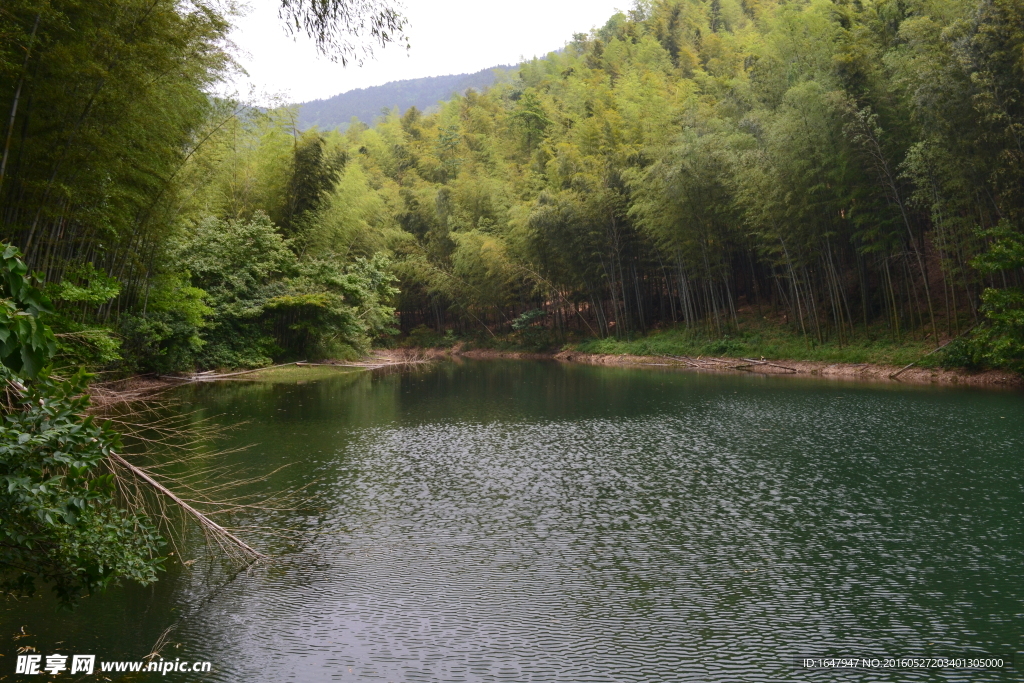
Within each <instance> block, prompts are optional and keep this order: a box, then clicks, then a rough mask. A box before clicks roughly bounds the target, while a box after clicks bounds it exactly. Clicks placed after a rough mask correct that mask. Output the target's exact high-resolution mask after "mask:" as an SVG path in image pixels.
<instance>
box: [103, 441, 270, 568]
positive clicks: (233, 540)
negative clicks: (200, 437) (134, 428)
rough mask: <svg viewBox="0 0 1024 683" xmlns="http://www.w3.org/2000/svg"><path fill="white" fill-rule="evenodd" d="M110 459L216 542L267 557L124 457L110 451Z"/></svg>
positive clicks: (250, 556)
mask: <svg viewBox="0 0 1024 683" xmlns="http://www.w3.org/2000/svg"><path fill="white" fill-rule="evenodd" d="M110 459H111V460H112V461H114V462H115V463H117V465H119V466H120V467H123V468H125V469H126V470H128V471H129V472H131V473H132V475H133V476H135V477H136V478H138V479H141V480H142V481H144V482H146V483H147V484H149V485H150V486H151V487H152V488H153V489H154V490H155V491H156V492H157V493H159V494H161V495H162V496H164V497H166V498H168V499H169V500H170V501H171V502H173V503H174V504H175V505H177V506H178V507H179V508H181V510H183V511H184V512H185V513H186V514H188V515H190V516H191V517H192V518H193V519H195V520H196V521H197V522H199V525H200V526H201V527H203V530H204V531H206V532H208V533H211V534H212V535H213V536H214V538H215V539H217V540H218V542H220V543H224V542H226V543H227V544H228V545H230V546H234V547H235V548H237V549H238V550H239V551H241V553H242V556H243V557H245V558H246V559H248V560H250V561H251V562H259V561H261V560H267V559H269V558H268V557H267V556H266V555H264V554H263V553H261V552H259V551H258V550H255V549H254V548H252V547H251V546H249V544H247V543H246V542H245V541H243V540H242V539H240V538H238V537H237V536H235V535H234V534H233V533H231V532H230V531H228V530H227V529H225V528H224V527H222V526H221V525H220V524H217V523H216V522H214V521H213V520H212V519H210V518H209V517H207V516H206V515H204V514H203V513H202V512H200V511H199V510H196V509H195V508H194V507H192V506H191V505H189V504H188V503H187V502H185V501H184V500H182V499H181V498H180V497H178V496H177V495H176V494H175V493H174V492H173V491H171V490H170V489H169V488H167V487H166V486H164V485H163V484H161V483H160V482H158V481H157V480H156V479H154V478H153V477H152V476H150V474H149V473H148V472H146V471H145V470H144V469H142V468H141V467H136V466H135V465H133V464H131V463H130V462H128V461H127V460H125V459H124V457H122V456H120V455H118V454H117V453H115V452H114V451H111V452H110Z"/></svg>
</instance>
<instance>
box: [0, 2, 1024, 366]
mask: <svg viewBox="0 0 1024 683" xmlns="http://www.w3.org/2000/svg"><path fill="white" fill-rule="evenodd" d="M161 3H163V4H161ZM13 7H14V9H13V11H11V10H8V11H5V12H4V14H3V17H4V19H3V21H4V22H5V23H4V24H3V28H2V30H3V31H4V33H5V35H7V36H11V37H13V39H12V40H7V41H5V44H7V45H9V46H18V47H19V49H13V48H11V49H7V50H6V51H5V52H4V57H3V61H2V62H0V66H2V68H3V71H2V72H0V74H2V78H3V80H2V82H0V86H2V88H3V90H2V91H0V92H3V93H4V95H3V96H4V97H5V98H6V99H5V100H4V101H3V104H4V105H5V108H4V111H5V112H6V111H9V113H10V116H9V124H10V125H9V126H8V128H9V133H8V135H7V139H6V146H5V157H4V159H5V161H4V170H3V172H2V173H0V183H2V185H0V197H2V198H3V207H2V213H0V218H2V221H3V222H2V226H3V231H4V233H3V235H4V238H5V239H7V240H9V241H10V242H12V243H14V244H16V245H18V246H20V247H21V248H22V249H23V251H24V252H25V254H26V258H27V261H28V263H29V264H30V265H31V267H32V268H33V269H35V270H38V271H40V272H42V274H43V277H44V278H45V280H46V281H47V282H48V285H47V287H48V289H47V292H48V294H49V295H50V296H51V298H52V299H53V300H54V302H55V305H56V307H57V309H58V312H59V314H60V315H59V316H58V317H57V318H54V322H53V324H54V325H55V326H56V327H55V329H57V330H58V332H61V333H63V334H59V335H58V341H59V342H60V344H61V347H62V350H63V352H64V354H65V356H66V357H70V358H72V360H75V359H77V360H83V359H85V357H87V356H90V354H91V357H92V358H93V360H96V359H99V360H103V359H107V360H111V359H114V358H116V357H120V358H121V359H122V362H123V363H124V364H125V365H126V366H127V367H128V368H130V369H141V370H145V369H157V370H173V369H185V368H190V367H197V366H204V367H213V366H221V367H224V366H235V365H258V364H262V363H267V362H270V361H271V360H272V359H277V358H284V357H298V356H309V355H319V356H324V355H343V354H345V353H357V352H360V351H362V350H365V349H366V348H367V345H368V344H369V342H370V340H371V338H373V337H374V336H379V335H380V334H382V333H385V332H386V331H387V330H388V329H390V327H389V326H390V324H391V323H390V320H391V309H390V308H389V306H390V305H392V304H393V305H394V306H395V307H396V308H397V312H398V321H399V323H400V326H401V328H402V329H403V330H404V331H405V332H413V331H417V334H419V333H421V332H422V331H423V330H424V329H426V328H429V329H432V330H433V331H434V332H435V333H436V334H441V333H443V332H445V331H450V330H455V331H457V332H459V333H464V334H480V335H484V336H493V335H500V334H502V333H505V332H509V331H511V330H517V329H518V330H522V329H524V328H525V329H530V328H536V327H545V328H546V329H548V330H550V331H551V333H552V334H553V335H554V337H556V338H557V337H558V336H559V335H564V334H566V333H567V332H573V333H579V334H584V335H594V336H623V335H633V334H635V333H644V332H646V331H649V330H651V329H653V328H655V327H659V326H663V325H667V324H679V325H682V326H685V327H686V328H688V329H690V330H693V331H694V333H695V334H701V335H707V336H709V337H716V336H722V335H724V334H727V333H729V332H730V331H731V330H733V329H735V328H736V327H737V325H738V324H739V323H740V322H741V321H743V320H761V319H763V318H769V319H770V320H772V321H778V322H779V323H780V324H783V325H788V326H789V328H790V329H791V330H792V331H793V333H795V334H797V335H801V336H802V337H804V338H806V339H807V340H808V343H816V342H823V341H826V340H836V341H838V342H839V343H844V342H845V341H847V340H850V339H853V338H855V337H857V336H858V335H860V336H863V335H865V334H867V335H874V336H879V335H882V336H888V337H890V338H892V339H893V340H895V341H899V340H901V339H904V338H906V337H907V336H908V335H912V336H914V337H916V338H928V339H931V340H933V341H935V342H936V343H938V342H939V340H940V339H941V338H949V337H952V336H956V335H958V334H960V333H962V332H965V331H967V330H969V329H972V328H973V327H974V326H975V325H976V324H977V323H979V322H981V321H984V325H982V327H981V328H979V330H980V331H975V333H974V334H975V337H976V340H977V342H976V343H974V344H973V345H966V346H965V345H960V347H958V351H957V353H958V354H959V356H958V359H959V362H963V363H968V364H994V365H1005V364H1007V363H1010V364H1012V363H1014V362H1018V361H1019V360H1020V359H1021V356H1020V339H1021V337H1022V334H1024V332H1022V330H1024V325H1022V323H1021V321H1020V315H1021V313H1020V311H1021V308H1022V302H1024V295H1022V294H1021V285H1022V284H1024V283H1022V271H1021V258H1020V252H1021V246H1020V245H1021V238H1020V234H1021V221H1022V206H1024V197H1022V190H1021V188H1022V182H1021V181H1022V163H1024V161H1022V159H1024V156H1022V155H1024V153H1022V147H1021V140H1022V135H1024V111H1022V107H1024V99H1022V93H1021V89H1022V82H1024V62H1022V56H1021V55H1022V45H1024V29H1022V25H1024V22H1022V21H1021V20H1022V17H1024V15H1022V12H1024V9H1022V7H1024V5H1022V4H1021V2H1020V1H1019V0H992V1H988V0H986V1H983V2H978V1H977V0H934V1H933V0H927V1H925V0H922V1H919V2H906V1H903V0H900V1H897V0H886V1H883V2H873V3H864V2H838V1H830V0H814V1H811V2H781V3H779V2H767V1H762V2H752V1H748V0H709V1H708V2H700V1H698V0H658V1H656V2H655V1H650V2H648V1H642V2H639V3H637V4H636V6H635V7H634V8H633V9H632V10H631V11H630V12H628V13H625V14H617V15H615V16H613V17H612V18H611V19H610V20H609V21H608V23H607V24H606V25H605V26H604V27H602V28H601V29H599V30H595V31H593V32H592V33H590V34H578V35H576V36H574V38H573V40H572V42H570V43H569V44H567V46H566V48H565V49H564V50H562V51H559V52H557V53H552V54H550V55H548V56H547V57H545V58H543V59H535V60H533V61H531V62H527V63H524V64H522V65H521V66H520V68H519V71H518V74H517V75H516V77H515V78H514V79H512V80H511V82H508V83H504V84H501V85H498V86H495V87H493V88H491V89H490V90H488V91H486V92H484V93H477V92H474V91H469V92H467V93H466V95H465V96H460V97H455V98H454V99H452V100H450V101H448V102H447V103H445V104H444V105H443V106H442V107H441V109H440V111H438V112H437V113H435V114H432V115H429V116H427V115H423V114H422V113H421V112H420V111H418V110H417V109H410V110H408V111H407V112H405V113H404V114H403V115H401V116H399V115H398V114H397V113H395V114H392V115H391V116H387V117H384V118H383V119H381V120H380V121H378V123H377V125H376V126H375V127H373V128H367V127H365V126H361V125H354V126H352V127H350V128H349V129H348V130H346V131H345V132H344V133H339V132H336V131H332V132H322V131H319V130H316V129H311V130H306V131H301V130H300V127H299V126H298V125H297V123H296V121H297V114H296V110H295V109H294V108H281V109H270V110H267V109H253V108H246V107H242V106H238V105H235V104H233V103H230V102H223V101H215V100H212V99H211V98H209V97H208V96H207V95H206V94H205V92H206V89H208V86H209V84H210V83H211V82H212V81H214V80H215V79H216V78H217V77H218V76H219V74H221V73H222V72H223V71H224V70H225V69H227V68H229V67H230V59H229V57H228V56H227V55H226V54H225V52H224V51H223V49H222V47H221V45H222V41H223V35H224V31H225V30H226V27H227V23H226V22H225V21H224V19H223V18H222V17H220V15H218V14H217V13H216V12H214V11H212V10H211V9H210V8H209V7H205V6H203V5H200V4H190V5H185V4H181V3H174V2H172V0H156V1H154V0H149V2H146V3H135V4H133V2H118V3H111V5H110V7H109V8H107V9H109V12H107V13H105V14H102V17H103V19H102V20H101V19H100V18H99V17H100V14H99V13H97V8H98V7H99V4H97V3H92V2H90V3H86V4H80V5H79V4H68V5H67V6H66V7H65V6H64V5H58V4H57V3H53V2H50V3H42V4H40V5H39V7H38V8H36V5H35V4H33V0H17V3H15V5H14V6H13ZM58 8H62V9H60V11H58ZM86 8H88V11H87V9H86ZM74 12H82V13H83V14H88V15H89V16H88V17H85V16H83V17H77V15H74ZM89 12H92V14H89ZM108 15H109V16H111V17H113V19H112V20H110V21H107V16H108ZM72 24H73V25H74V26H75V27H76V28H75V31H73V32H72V31H71V29H69V28H68V27H69V26H71V25H72ZM89 27H92V28H89ZM61 31H64V32H65V33H61ZM67 93H72V94H73V95H74V96H73V97H64V95H65V94H67ZM7 104H11V107H10V108H9V109H7V107H6V105H7ZM8 149H9V153H8V152H7V151H6V150H8ZM393 278H397V289H398V290H400V293H396V292H395V291H394V290H395V284H396V283H395V282H394V280H393ZM392 297H394V299H393V300H392ZM98 329H100V330H102V329H106V330H109V332H110V334H106V333H104V334H97V332H96V330H98ZM90 335H92V336H90ZM428 336H429V335H428ZM85 341H89V343H90V344H91V346H89V345H88V344H86V343H85ZM72 342H74V343H72ZM83 349H84V350H83ZM76 354H77V355H76Z"/></svg>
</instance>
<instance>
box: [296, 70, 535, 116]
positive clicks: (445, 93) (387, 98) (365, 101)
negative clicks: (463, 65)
mask: <svg viewBox="0 0 1024 683" xmlns="http://www.w3.org/2000/svg"><path fill="white" fill-rule="evenodd" d="M515 68H516V67H514V66H507V65H500V66H496V67H493V68H490V69H484V70H482V71H477V72H476V73H472V74H454V75H450V76H429V77H427V78H413V79H410V80H405V81H392V82H390V83H385V84H384V85H375V86H373V87H370V88H357V89H355V90H349V91H348V92H345V93H341V94H340V95H335V96H334V97H330V98H328V99H326V100H313V101H312V102H304V103H303V104H300V105H299V127H300V128H302V129H307V128H312V127H313V126H318V127H319V128H320V129H321V130H331V129H334V128H342V129H344V128H347V127H348V124H349V122H350V121H351V120H352V117H353V116H355V117H356V118H358V119H359V120H360V121H362V122H363V123H365V124H366V125H373V122H374V120H375V119H377V118H378V117H379V116H381V112H382V110H384V109H388V110H390V109H393V108H394V107H398V110H399V113H405V111H406V110H407V109H409V108H410V107H416V108H417V109H420V110H426V109H428V108H430V107H433V106H434V105H435V104H437V103H438V102H441V101H443V100H447V99H450V98H451V97H452V95H455V94H462V93H464V92H466V91H467V90H469V89H470V88H473V89H474V90H484V89H485V88H489V87H490V86H492V85H494V84H495V82H497V80H498V77H499V75H500V74H502V73H508V72H510V71H513V70H514V69H515Z"/></svg>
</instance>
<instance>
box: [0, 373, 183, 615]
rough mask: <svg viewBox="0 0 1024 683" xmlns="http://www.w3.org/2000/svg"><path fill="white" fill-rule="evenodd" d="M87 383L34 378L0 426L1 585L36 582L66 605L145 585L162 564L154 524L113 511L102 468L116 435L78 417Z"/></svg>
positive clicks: (26, 589) (16, 587) (29, 588)
mask: <svg viewBox="0 0 1024 683" xmlns="http://www.w3.org/2000/svg"><path fill="white" fill-rule="evenodd" d="M4 373H5V376H4V377H3V379H4V380H6V381H8V382H17V380H16V379H15V378H14V377H13V376H12V375H11V374H10V373H9V371H6V370H5V371H4ZM87 379H88V375H86V374H85V373H82V372H80V373H78V374H76V375H74V376H73V377H71V378H70V379H68V380H65V381H57V380H55V379H53V378H51V377H49V376H48V375H46V374H45V373H43V374H40V375H39V377H38V378H37V379H36V380H35V381H33V382H31V383H29V384H28V387H27V388H26V389H25V390H23V391H21V390H19V391H18V392H17V394H16V397H15V398H14V401H13V405H12V406H11V407H10V409H9V410H8V411H6V415H5V416H4V418H3V424H2V425H0V518H2V519H3V520H4V523H3V526H2V527H0V586H2V588H3V589H4V590H8V591H13V592H17V593H24V594H31V593H32V592H33V591H34V589H35V587H36V583H37V582H38V581H41V582H43V583H44V584H47V585H50V586H51V587H52V588H53V590H54V592H55V593H56V595H57V597H58V599H59V600H60V601H61V603H62V604H64V605H66V606H70V605H73V604H74V603H75V602H76V600H77V599H78V598H79V597H80V596H81V595H83V594H91V593H95V592H97V591H101V590H103V589H105V588H106V587H107V586H109V585H110V584H112V583H119V582H120V581H122V580H131V581H136V582H138V583H141V584H143V585H145V584H148V583H152V582H153V581H155V580H156V578H157V572H158V571H160V570H161V569H162V568H163V562H164V558H163V557H161V556H160V549H161V548H162V547H163V545H164V542H163V539H162V538H161V537H160V535H159V534H158V532H157V530H156V528H155V527H154V525H153V523H152V522H151V521H150V520H149V518H148V517H147V516H146V515H145V513H143V512H133V511H130V510H127V509H125V508H123V507H121V506H120V504H119V501H118V498H117V492H116V490H115V486H114V481H113V475H112V474H111V473H110V472H109V470H108V469H107V467H106V464H105V459H106V458H107V457H109V455H110V452H111V450H112V449H114V448H115V447H117V446H118V438H117V434H115V433H114V432H113V431H111V430H110V429H109V428H108V427H105V426H102V425H98V424H96V423H95V422H94V421H93V419H92V418H90V417H83V413H84V411H85V409H86V407H87V404H88V398H87V397H86V395H85V394H84V390H85V385H86V382H87ZM10 394H11V392H9V395H10Z"/></svg>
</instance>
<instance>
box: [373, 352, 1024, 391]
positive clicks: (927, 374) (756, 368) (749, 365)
mask: <svg viewBox="0 0 1024 683" xmlns="http://www.w3.org/2000/svg"><path fill="white" fill-rule="evenodd" d="M374 355H375V356H376V357H380V358H389V359H397V358H418V359H425V360H426V359H430V360H443V359H452V358H469V359H480V360H485V359H500V358H505V359H512V360H552V361H557V362H560V363H582V364H584V365H618V366H643V367H655V366H657V367H675V368H682V369H686V370H693V371H697V372H703V371H707V372H728V373H733V374H736V373H754V374H765V375H785V376H794V377H798V376H799V377H811V378H819V379H838V380H846V381H859V382H887V383H896V384H937V385H943V386H965V387H985V388H990V389H991V388H1000V389H1003V388H1021V387H1024V376H1021V375H1018V374H1016V373H1013V372H1009V371H1006V370H984V371H981V372H968V371H966V370H959V369H958V370H947V369H943V368H928V367H917V366H912V367H909V368H901V367H898V366H892V365H879V364H873V363H829V362H826V361H810V360H772V359H769V360H764V359H761V360H755V359H744V358H724V357H717V358H709V357H698V358H689V357H686V356H633V355H629V354H599V353H584V352H582V351H573V350H568V351H566V350H563V351H551V352H540V353H538V352H529V351H500V350H497V349H463V348H462V347H461V346H459V345H456V346H454V347H452V348H450V349H444V348H431V349H421V348H414V349H389V350H380V351H375V352H374ZM894 375H898V376H895V377H894Z"/></svg>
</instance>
